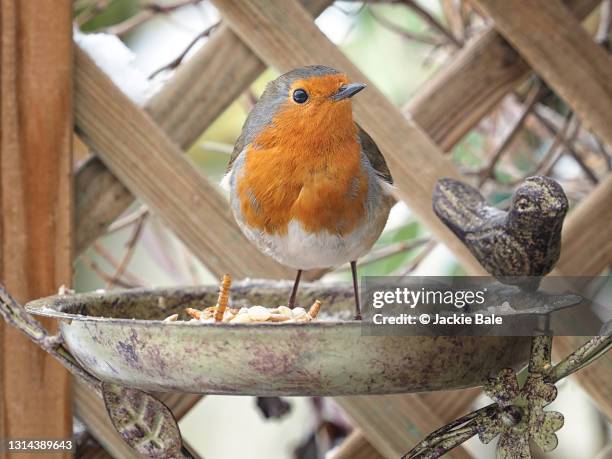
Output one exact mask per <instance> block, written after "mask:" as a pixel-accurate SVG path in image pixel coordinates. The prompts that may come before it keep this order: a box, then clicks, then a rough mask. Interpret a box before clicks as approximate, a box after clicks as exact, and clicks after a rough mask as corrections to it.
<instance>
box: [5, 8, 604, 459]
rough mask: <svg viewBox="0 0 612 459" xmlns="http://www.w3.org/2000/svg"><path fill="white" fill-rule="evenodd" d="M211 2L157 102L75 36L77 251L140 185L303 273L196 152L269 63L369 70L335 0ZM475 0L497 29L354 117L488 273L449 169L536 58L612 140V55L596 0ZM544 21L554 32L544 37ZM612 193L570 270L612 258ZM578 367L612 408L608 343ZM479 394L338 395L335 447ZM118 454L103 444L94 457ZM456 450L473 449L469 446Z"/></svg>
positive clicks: (258, 264)
mask: <svg viewBox="0 0 612 459" xmlns="http://www.w3.org/2000/svg"><path fill="white" fill-rule="evenodd" d="M213 3H214V5H215V6H216V7H217V8H218V9H219V11H220V12H221V15H222V18H223V21H224V25H222V26H221V28H220V29H219V30H218V31H217V32H216V33H215V34H214V35H213V36H212V38H211V39H210V40H209V42H208V43H207V44H206V45H205V46H204V47H203V48H202V49H201V50H199V51H198V52H197V53H196V54H195V55H194V56H193V57H192V58H191V59H190V60H189V61H188V62H186V63H185V64H184V65H182V66H181V67H180V68H179V69H178V70H177V72H176V73H175V75H174V76H173V77H172V79H171V80H170V81H169V82H168V83H166V85H165V86H164V87H163V89H162V90H161V91H160V93H159V94H157V95H156V96H154V97H153V99H152V100H151V101H150V102H149V103H148V105H147V106H146V107H145V108H144V109H141V108H139V107H137V106H136V105H134V104H133V103H132V102H131V101H130V100H129V99H128V98H127V96H125V95H124V94H123V93H122V92H121V91H120V90H119V89H118V88H117V87H115V85H114V84H113V83H112V82H111V81H110V79H109V78H108V77H107V76H106V75H105V74H104V73H103V72H102V71H101V70H100V69H98V68H97V67H96V65H95V64H94V63H93V62H92V60H91V59H90V58H89V57H88V56H87V55H86V53H85V52H84V51H82V50H80V49H79V48H78V46H77V47H75V61H74V66H75V74H74V83H75V84H74V117H75V123H76V130H77V133H78V134H79V135H80V136H81V137H82V139H83V140H84V141H85V143H86V144H87V145H88V146H89V147H90V148H91V150H92V151H93V152H94V153H95V156H94V157H92V158H91V159H90V160H88V161H87V162H86V163H85V164H84V165H82V166H81V167H80V168H79V169H78V170H77V171H76V173H75V177H74V178H75V184H74V187H75V189H76V193H75V195H76V207H75V220H76V225H75V251H76V253H80V252H82V251H83V250H84V249H86V248H87V247H88V246H89V245H90V244H91V243H92V242H93V241H95V239H96V238H97V237H99V236H100V235H102V234H103V233H104V231H105V230H106V228H107V227H108V225H109V224H110V223H111V222H112V221H114V220H115V219H116V218H117V217H118V216H119V215H120V214H121V213H122V212H123V211H125V209H126V208H127V207H128V206H129V204H131V203H132V202H133V200H134V196H137V197H138V199H140V200H142V201H143V202H144V203H145V204H146V205H147V206H148V207H149V209H151V211H152V212H154V213H155V214H156V215H157V216H159V217H160V218H161V219H162V220H164V222H165V223H166V224H167V225H168V227H169V228H171V229H172V230H173V231H174V232H175V233H176V235H177V236H178V237H179V238H180V239H181V240H182V241H183V242H184V243H185V244H186V245H187V246H188V247H189V248H190V249H191V250H192V251H193V253H194V254H195V255H196V256H198V257H199V258H200V259H201V260H202V261H203V262H204V264H205V265H206V266H207V267H208V268H209V269H210V270H211V271H212V272H213V273H215V274H217V275H221V274H222V273H224V272H231V273H233V274H234V276H235V277H242V276H257V277H272V278H282V277H289V276H290V274H289V272H288V271H287V270H285V269H283V268H282V267H280V266H279V265H277V264H275V263H273V262H272V261H271V260H269V259H268V258H266V257H264V256H263V255H261V254H260V253H259V252H257V251H256V249H255V248H254V247H252V246H251V245H250V244H248V242H246V240H244V239H243V238H242V236H241V235H240V232H239V230H238V228H237V227H236V225H235V223H234V221H233V219H232V218H231V216H230V214H229V208H228V206H227V204H226V202H225V200H224V198H223V197H221V196H220V195H219V194H218V193H217V192H216V190H215V189H214V188H213V187H212V186H211V185H210V184H209V183H208V181H207V179H206V178H205V177H203V176H202V175H200V174H199V173H198V172H197V171H196V170H195V169H194V168H193V167H192V165H191V164H190V163H189V162H188V160H187V159H186V158H185V157H184V156H183V155H182V154H181V153H182V150H183V149H185V148H186V147H187V146H189V145H190V144H192V143H193V142H194V140H195V139H196V138H197V136H199V135H200V133H201V132H203V131H204V130H205V129H206V128H207V127H209V126H210V125H211V124H212V122H213V121H214V120H215V119H216V118H217V117H218V116H219V115H220V114H221V113H222V112H223V111H224V110H225V109H226V108H227V107H228V106H229V105H230V104H231V103H232V102H233V101H234V100H235V99H236V98H237V97H238V96H239V95H240V94H242V93H243V92H244V90H245V89H247V88H248V86H249V85H250V84H251V83H252V82H253V81H254V80H255V79H256V78H257V77H258V76H259V75H260V73H261V72H262V71H263V70H265V68H266V67H267V66H268V65H270V66H274V67H275V68H277V69H279V70H283V71H284V70H288V69H290V68H293V67H298V66H301V65H304V64H314V63H322V64H327V65H331V66H333V67H335V68H338V69H341V70H343V71H346V72H347V73H348V74H349V76H350V78H352V79H354V80H355V81H366V82H367V78H365V76H364V75H363V74H361V72H360V71H359V70H358V69H357V68H356V67H355V66H354V65H353V64H352V63H351V62H350V61H349V60H348V59H347V58H346V57H345V56H344V55H343V54H342V53H341V52H340V51H339V50H338V49H337V48H336V47H335V46H334V45H333V44H332V43H331V42H330V41H329V40H328V39H327V38H326V37H325V36H324V35H323V34H322V33H321V32H320V31H319V30H318V28H317V27H316V26H315V25H314V23H313V16H317V15H318V14H319V13H321V12H322V11H323V10H324V9H325V8H326V7H327V6H329V4H331V0H303V1H302V2H301V3H300V2H299V1H298V0H213ZM473 3H474V5H475V6H476V7H477V8H480V9H481V10H482V11H483V12H484V13H485V14H486V15H488V16H490V17H491V18H492V19H493V20H494V22H495V26H494V27H493V26H489V27H488V28H487V29H486V30H485V31H483V32H482V33H481V34H480V35H479V36H478V37H477V38H475V39H474V40H473V41H471V42H469V43H468V44H466V45H465V46H464V47H463V49H462V50H461V51H459V52H458V53H457V54H456V56H455V57H454V59H453V61H452V62H449V63H447V64H446V66H445V67H444V68H443V69H442V70H441V71H439V72H438V73H437V74H436V75H435V77H434V78H433V79H432V80H431V81H429V82H428V83H427V85H426V86H425V87H424V88H423V89H422V90H421V91H420V93H419V94H418V95H417V96H416V97H415V98H413V99H412V101H411V102H410V103H409V104H408V106H407V107H405V109H404V110H400V109H398V108H397V107H395V106H393V105H392V104H391V103H390V102H389V101H388V100H387V99H386V98H385V97H384V96H383V95H382V93H380V92H379V91H378V90H376V89H375V87H374V86H373V85H371V86H370V89H369V90H368V91H366V92H364V93H363V96H361V95H360V97H359V98H357V99H355V117H356V121H357V122H358V123H359V124H360V125H361V126H362V127H363V128H364V129H366V130H367V131H368V132H369V133H370V135H371V136H372V137H373V138H374V139H375V140H376V142H377V143H378V145H379V146H380V148H381V150H382V151H383V153H384V154H385V157H386V158H387V161H388V163H389V166H390V168H391V170H392V172H393V175H394V177H395V178H396V184H397V187H398V191H399V195H400V197H401V198H402V199H403V200H405V202H406V203H407V204H408V206H409V207H410V208H411V209H412V211H413V212H414V213H415V214H416V215H417V216H418V218H419V220H420V221H421V222H422V223H424V224H425V225H426V226H427V227H428V229H429V230H430V231H431V233H432V234H433V235H434V237H435V238H436V239H438V240H439V241H441V242H443V243H444V244H446V245H447V246H448V247H449V248H450V249H451V250H452V251H453V252H454V253H455V255H456V256H457V258H458V259H459V260H460V261H461V263H462V264H463V265H464V267H465V268H466V269H467V270H468V271H469V272H472V273H482V272H483V271H482V268H481V267H480V265H479V264H478V263H477V262H476V261H475V260H474V259H473V257H472V256H471V255H470V254H469V253H468V252H467V251H466V249H465V248H464V247H463V245H461V244H460V243H459V241H458V240H457V239H456V238H455V237H454V236H453V235H452V234H451V233H450V232H449V231H448V230H447V229H446V228H445V227H444V226H443V225H442V224H441V223H440V222H439V220H438V219H437V218H436V217H435V216H434V214H433V212H432V211H431V190H432V188H433V185H434V183H435V181H436V180H437V179H438V178H439V177H441V176H451V177H452V176H455V177H458V176H459V175H460V174H459V172H458V171H457V170H456V168H455V166H454V165H453V164H452V162H451V161H450V159H449V157H448V155H446V154H445V152H446V151H448V150H450V149H451V148H452V147H453V146H454V145H455V144H456V143H457V142H458V141H459V140H460V139H461V138H462V137H463V136H464V135H465V134H466V133H467V132H468V131H470V130H471V129H472V128H473V127H474V126H475V125H476V124H477V123H478V122H479V121H480V120H481V119H482V118H483V117H484V116H485V115H486V114H487V113H489V112H490V111H491V110H492V109H493V108H494V107H495V106H496V105H497V104H498V103H499V102H500V101H501V100H502V98H503V97H505V96H506V95H507V94H508V93H509V92H511V91H513V90H514V89H515V88H516V87H517V86H518V85H519V84H520V83H522V82H523V81H524V80H525V79H526V78H527V77H528V76H529V75H530V74H531V73H532V72H535V73H536V74H537V75H539V76H540V77H541V78H542V79H543V80H544V81H546V83H547V84H548V85H549V86H550V87H551V88H552V89H553V90H554V91H555V92H556V93H557V94H559V95H560V96H561V97H563V99H564V100H565V101H566V102H567V104H568V105H569V106H570V107H571V108H572V109H573V110H574V112H575V113H577V114H578V115H579V116H580V118H581V120H582V122H583V123H585V124H586V125H587V126H588V127H589V128H590V129H592V130H593V131H594V132H595V133H596V134H597V135H598V136H599V137H600V138H601V139H603V140H604V141H605V142H606V143H607V144H608V145H612V123H611V122H610V120H612V80H610V78H609V75H610V74H612V63H611V61H610V57H609V56H608V55H607V54H606V53H605V51H604V50H603V49H601V48H600V47H598V46H597V44H595V43H594V42H593V41H592V39H591V38H590V37H589V36H588V34H587V33H586V32H585V31H583V29H582V28H581V25H580V20H582V19H584V18H585V17H586V16H587V15H588V14H589V13H590V12H591V11H593V10H594V9H595V8H596V7H597V5H598V4H599V1H598V0H567V1H566V2H565V4H563V3H561V2H560V1H559V0H507V1H504V2H496V1H494V0H474V2H473ZM253 30H257V33H253ZM543 33H545V34H546V40H541V39H539V37H540V36H542V34H543ZM507 40H508V41H507ZM509 42H510V43H511V44H512V45H510V44H509ZM517 50H518V52H517ZM586 81H588V84H586V83H585V82H586ZM3 91H4V90H3ZM405 113H409V114H410V118H411V119H412V121H409V120H408V118H407V117H406V116H405ZM3 128H4V125H3ZM160 177H163V181H160ZM611 200H612V176H611V175H608V176H607V177H605V179H603V180H602V181H601V182H600V183H599V184H598V185H597V187H596V188H595V190H594V191H593V192H592V193H591V194H590V195H589V196H588V197H587V198H586V199H584V201H583V202H582V203H581V204H580V205H579V207H578V208H577V209H575V210H573V212H572V213H571V215H570V216H569V218H568V221H567V223H566V225H565V229H564V234H563V252H562V258H561V260H560V262H559V264H558V268H557V270H558V272H559V273H563V274H564V275H572V276H580V275H595V274H598V273H600V272H601V271H602V270H603V269H604V268H605V267H606V266H609V265H610V263H611V262H612V240H611V239H610V233H611V231H610V229H611V228H610V222H612V207H611V206H610V202H611ZM211 216H212V217H214V218H211ZM237 241H238V242H237ZM579 342H580V340H579V339H578V338H562V339H561V338H560V339H558V340H556V345H557V348H558V349H557V350H556V351H557V352H558V353H559V354H566V353H568V352H569V351H570V350H572V349H574V348H576V347H577V345H578V343H579ZM576 378H577V379H578V380H579V381H580V383H581V384H582V385H583V387H584V388H585V389H586V390H587V391H588V392H589V393H590V395H591V396H592V397H593V398H594V399H595V400H596V401H597V402H598V406H599V407H600V409H601V410H602V412H603V413H605V414H606V416H607V417H608V418H612V387H610V385H605V384H599V383H598V381H609V380H611V379H612V360H611V357H609V356H607V357H604V358H603V359H602V361H601V362H599V363H598V364H597V365H594V366H591V367H589V368H588V369H587V370H585V371H584V372H582V373H580V374H579V375H577V376H576ZM478 393H479V391H478V390H467V391H460V392H456V393H454V394H449V393H448V392H442V393H432V394H417V395H393V396H377V397H350V398H338V399H337V402H338V403H339V404H340V405H341V406H342V407H343V408H344V409H345V411H346V412H347V413H348V414H349V416H350V417H351V418H352V419H353V420H354V422H355V424H356V425H357V426H358V427H359V429H360V432H361V433H358V432H356V433H354V434H353V435H352V436H351V438H350V441H347V442H346V445H345V446H343V448H341V450H340V452H339V453H338V454H337V455H336V456H335V457H338V458H353V457H389V458H391V457H399V456H400V455H401V454H402V453H404V452H406V451H407V450H408V449H409V448H410V446H412V445H413V444H415V443H416V442H417V441H419V440H420V439H421V437H423V436H424V435H426V434H427V433H428V432H429V431H431V430H434V429H436V428H437V427H439V426H440V425H442V424H444V423H445V422H447V421H449V420H450V419H453V418H455V417H457V416H458V415H460V414H462V413H463V412H464V411H465V410H466V409H467V407H468V406H469V404H470V403H471V402H472V401H473V400H474V398H475V397H476V395H478ZM74 396H75V414H76V415H77V417H79V418H80V419H81V420H82V421H83V422H84V423H85V424H86V425H87V427H88V429H89V430H90V432H91V433H92V435H93V436H94V437H95V438H96V439H97V440H98V441H99V442H100V443H101V444H102V445H103V446H104V448H105V449H106V450H107V451H108V453H110V454H111V455H112V456H113V457H121V458H130V457H139V456H137V455H136V453H134V452H133V451H131V450H130V449H129V448H128V447H127V446H125V445H124V444H123V442H122V441H121V440H119V439H118V436H117V434H116V433H115V431H114V429H113V428H112V426H111V425H110V423H109V421H108V420H107V417H106V412H105V410H104V408H103V406H102V402H101V401H100V400H99V399H98V398H97V397H96V396H95V395H94V394H92V393H91V392H90V391H89V390H88V389H87V388H86V387H84V386H81V385H80V384H79V383H76V384H75V388H74ZM198 400H199V396H194V395H182V396H179V395H167V396H166V397H165V402H166V403H167V404H168V406H169V407H170V408H171V409H173V411H174V412H175V414H176V415H177V417H178V418H180V417H181V416H182V415H183V414H185V413H186V412H187V411H188V410H189V409H190V408H191V407H192V406H193V405H194V404H195V403H196V402H197V401H198ZM0 427H2V426H1V425H0ZM1 432H2V429H0V433H1ZM355 451H359V454H360V455H361V456H356V453H355ZM105 454H106V453H104V452H103V451H100V450H91V451H88V452H87V453H86V454H84V455H85V456H86V457H91V458H93V457H104V456H105ZM449 456H450V457H470V456H469V454H468V453H467V452H466V451H465V450H464V449H462V448H458V449H457V450H454V451H453V452H452V453H451V454H450V455H449Z"/></svg>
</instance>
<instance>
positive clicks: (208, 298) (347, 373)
mask: <svg viewBox="0 0 612 459" xmlns="http://www.w3.org/2000/svg"><path fill="white" fill-rule="evenodd" d="M287 291H288V285H284V284H282V283H274V286H271V285H270V284H268V283H265V282H260V283H258V282H256V281H249V282H245V283H242V284H240V283H238V284H236V285H235V286H233V287H232V295H233V297H232V300H233V303H234V304H240V303H244V302H245V298H247V295H248V299H249V301H248V304H262V305H266V306H277V305H279V304H284V303H285V301H286V295H287ZM217 292H218V290H217V287H216V286H211V287H197V288H178V289H157V290H131V291H126V292H108V293H90V294H80V295H67V296H59V297H50V298H43V299H41V300H37V301H34V302H32V303H30V304H29V305H28V309H29V310H30V311H31V312H33V313H35V314H41V315H47V316H51V317H55V318H57V319H60V324H61V331H62V334H63V336H64V339H65V343H66V345H67V347H68V348H69V349H70V351H71V352H72V353H73V355H74V356H75V357H76V358H77V360H78V361H79V362H80V363H81V364H82V365H83V366H84V367H85V368H87V369H88V370H89V371H90V372H91V373H93V374H94V375H96V376H97V377H98V378H100V379H101V380H103V381H109V382H114V383H118V384H122V385H125V386H129V387H134V388H139V389H143V390H153V391H184V392H193V393H204V394H243V395H262V396H268V395H270V396H271V395H287V396H289V395H295V396H299V395H351V394H387V393H401V392H416V391H430V390H441V389H455V388H463V387H471V386H475V385H480V384H482V383H484V382H485V381H486V380H487V378H488V377H490V376H491V375H493V374H496V373H497V372H498V371H499V370H500V369H502V368H505V367H513V368H517V367H520V366H521V365H523V364H525V363H526V361H527V358H528V355H529V346H530V340H529V338H528V337H401V336H382V337H366V336H361V325H360V323H359V322H357V321H353V320H339V319H338V317H347V318H349V317H350V314H351V312H350V311H351V310H352V307H353V299H352V291H351V290H350V289H349V288H345V287H338V286H333V285H323V284H310V285H308V284H306V285H304V288H303V289H302V291H301V294H300V296H299V298H298V303H299V304H302V305H307V304H309V303H310V302H312V301H313V300H314V299H315V298H319V299H321V300H322V301H323V311H325V312H327V313H329V314H333V318H332V317H329V316H328V318H327V319H326V318H325V315H322V316H321V320H319V321H317V322H312V323H309V324H299V323H298V324H266V323H263V324H256V325H253V324H245V325H241V324H237V325H231V324H200V323H198V324H188V323H186V322H181V321H178V322H173V323H163V322H161V319H163V318H164V317H167V316H168V315H170V314H173V313H180V314H181V316H182V317H184V313H183V310H184V309H185V308H186V307H196V308H202V307H203V306H209V305H212V304H215V301H216V296H217ZM109 317H112V318H109Z"/></svg>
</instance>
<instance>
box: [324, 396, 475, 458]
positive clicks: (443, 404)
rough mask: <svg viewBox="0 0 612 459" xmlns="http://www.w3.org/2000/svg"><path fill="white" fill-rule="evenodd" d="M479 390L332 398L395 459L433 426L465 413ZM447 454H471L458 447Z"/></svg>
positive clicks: (441, 424) (388, 455)
mask: <svg viewBox="0 0 612 459" xmlns="http://www.w3.org/2000/svg"><path fill="white" fill-rule="evenodd" d="M477 395H478V390H475V389H470V390H465V391H452V392H450V391H445V392H435V393H431V394H426V395H425V394H404V395H376V396H374V395H372V396H367V397H361V396H360V397H339V398H336V399H335V400H336V401H337V402H338V403H339V404H340V406H341V407H342V408H343V409H344V410H345V411H346V413H347V414H348V415H349V416H350V417H351V418H352V419H353V421H354V422H355V423H356V424H357V425H358V426H359V427H360V430H361V433H362V434H363V435H364V437H365V438H366V439H367V440H368V441H369V443H370V444H371V445H372V446H373V447H374V448H375V449H376V450H378V452H379V453H380V454H382V456H383V457H386V458H387V459H392V458H393V459H394V458H397V457H400V456H402V455H403V454H405V453H406V452H408V451H409V450H410V449H411V448H412V447H413V446H414V445H415V444H417V443H418V442H420V441H421V440H423V438H425V437H426V436H427V435H429V434H430V433H431V432H432V431H433V430H435V429H438V428H439V427H442V426H443V425H444V424H446V423H447V422H449V421H451V420H453V419H455V418H456V417H458V416H459V415H463V414H467V411H468V407H469V406H470V405H471V403H472V402H473V401H474V399H475V398H476V396H477ZM448 457H449V458H468V457H471V456H470V455H469V454H468V453H467V451H466V450H465V449H463V448H461V447H459V448H456V449H454V450H453V451H451V452H449V453H448Z"/></svg>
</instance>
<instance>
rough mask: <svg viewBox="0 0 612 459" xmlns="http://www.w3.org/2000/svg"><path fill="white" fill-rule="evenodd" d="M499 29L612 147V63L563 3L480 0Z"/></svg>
mask: <svg viewBox="0 0 612 459" xmlns="http://www.w3.org/2000/svg"><path fill="white" fill-rule="evenodd" d="M475 3H476V4H477V5H478V6H479V7H480V8H482V9H483V10H484V11H485V12H486V13H487V14H488V15H489V16H491V18H492V19H493V20H494V21H495V27H496V29H497V30H498V31H499V32H500V33H501V34H502V35H504V36H505V37H506V39H508V41H510V42H511V43H512V44H513V46H515V47H516V49H517V50H518V51H519V52H520V53H521V54H522V55H523V57H524V58H525V60H526V61H527V62H528V63H529V64H530V65H531V66H532V68H533V69H534V70H535V71H536V72H537V73H538V75H540V76H541V77H542V78H543V79H544V80H545V81H546V82H547V83H548V84H549V86H550V87H551V88H553V89H554V90H555V92H556V93H557V94H558V95H559V96H560V97H562V98H563V99H564V100H565V101H566V102H567V103H568V105H569V106H570V107H572V109H573V110H574V111H575V112H576V114H578V115H579V116H580V119H581V121H582V122H583V123H584V125H585V126H587V127H588V128H591V129H592V130H593V131H594V132H596V133H597V134H598V135H599V136H600V137H601V138H602V139H603V140H604V141H605V142H607V143H608V144H609V145H612V123H610V120H612V79H611V78H610V75H611V74H612V60H611V59H610V57H609V56H608V54H607V53H606V51H605V50H604V49H603V48H602V47H600V46H598V45H597V44H596V43H595V42H594V41H593V39H592V38H591V37H590V36H589V34H588V33H587V32H586V31H585V30H584V29H583V28H582V26H581V25H580V22H579V21H578V20H577V19H576V18H575V17H574V16H573V15H572V13H571V12H570V11H569V10H568V9H567V8H565V7H564V6H563V4H562V2H561V1H560V0H507V1H503V2H499V1H496V0H475Z"/></svg>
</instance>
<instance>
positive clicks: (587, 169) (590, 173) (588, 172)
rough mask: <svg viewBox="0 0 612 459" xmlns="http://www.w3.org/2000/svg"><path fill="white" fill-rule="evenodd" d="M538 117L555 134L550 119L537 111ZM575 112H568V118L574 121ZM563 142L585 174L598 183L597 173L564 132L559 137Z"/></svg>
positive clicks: (535, 113) (535, 112) (536, 115)
mask: <svg viewBox="0 0 612 459" xmlns="http://www.w3.org/2000/svg"><path fill="white" fill-rule="evenodd" d="M533 113H534V115H535V117H536V119H537V120H538V121H539V122H540V123H541V124H542V126H544V128H545V129H546V130H547V131H548V132H549V133H550V134H551V135H555V134H556V132H555V128H554V126H552V125H551V124H550V123H549V122H548V120H546V119H545V118H543V117H542V116H541V115H540V114H539V113H538V112H537V111H534V112H533ZM574 118H575V117H574V114H573V113H572V112H570V113H569V114H568V120H569V121H570V122H573V120H574ZM575 135H577V131H576V133H574V134H573V136H575ZM559 140H560V142H561V144H563V146H564V147H565V148H566V149H567V151H568V152H569V153H570V154H571V155H572V157H573V158H574V159H575V160H576V162H577V163H578V165H579V166H580V168H581V169H582V171H583V172H584V173H585V175H586V176H587V177H588V178H589V180H591V182H593V183H594V184H597V183H598V182H599V179H598V178H597V175H596V174H595V173H594V172H593V170H592V169H591V168H590V167H589V166H587V165H586V164H585V162H584V161H583V160H582V157H581V156H580V155H579V154H578V153H577V152H576V150H575V149H574V146H573V145H572V141H571V140H570V139H569V138H568V137H567V136H566V135H565V134H564V135H563V136H561V137H560V138H559Z"/></svg>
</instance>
